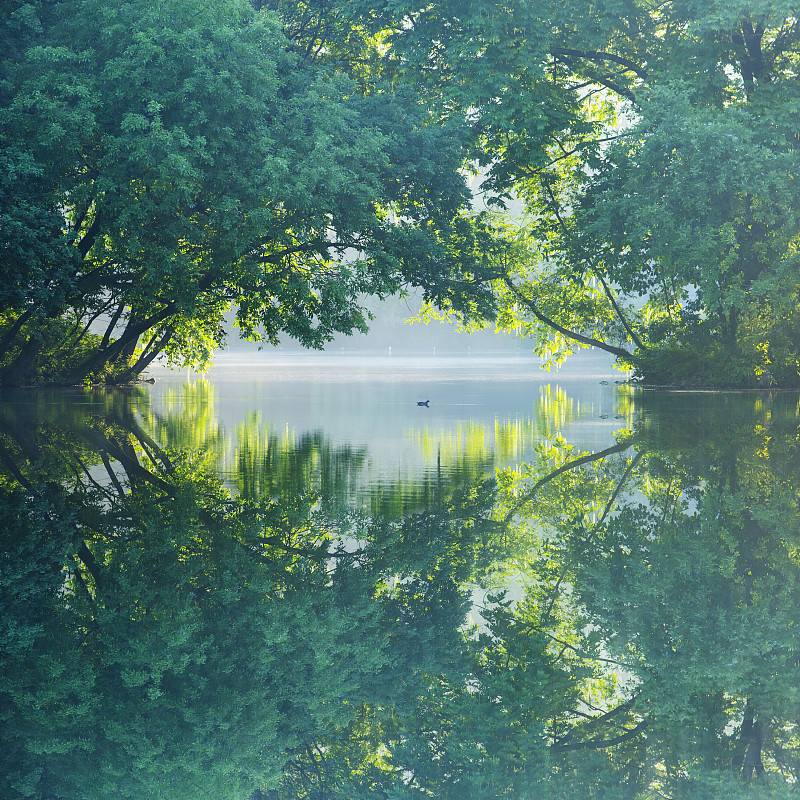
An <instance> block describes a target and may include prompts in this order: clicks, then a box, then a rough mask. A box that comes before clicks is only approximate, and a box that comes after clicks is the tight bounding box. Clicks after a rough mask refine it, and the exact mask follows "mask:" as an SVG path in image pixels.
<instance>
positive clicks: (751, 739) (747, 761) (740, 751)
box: [732, 698, 766, 781]
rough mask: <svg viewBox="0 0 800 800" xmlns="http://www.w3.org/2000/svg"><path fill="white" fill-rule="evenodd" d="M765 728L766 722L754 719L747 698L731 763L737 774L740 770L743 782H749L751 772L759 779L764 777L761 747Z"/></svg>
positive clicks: (751, 706)
mask: <svg viewBox="0 0 800 800" xmlns="http://www.w3.org/2000/svg"><path fill="white" fill-rule="evenodd" d="M765 726H766V720H762V719H758V720H757V719H756V718H755V708H754V707H753V704H752V703H751V702H750V699H749V698H748V700H747V703H746V705H745V708H744V717H743V718H742V730H741V733H740V735H739V742H738V743H737V745H736V750H735V752H734V754H733V762H732V765H733V768H734V769H735V770H736V771H737V772H738V771H739V770H740V769H741V777H742V780H744V781H749V780H750V779H751V778H752V777H753V772H755V773H756V775H758V776H759V777H762V776H763V775H764V772H765V770H764V762H763V760H762V747H763V744H764V732H765V731H764V729H765Z"/></svg>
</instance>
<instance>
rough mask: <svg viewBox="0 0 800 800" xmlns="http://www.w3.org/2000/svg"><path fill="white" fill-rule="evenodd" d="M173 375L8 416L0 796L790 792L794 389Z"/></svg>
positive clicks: (421, 375) (530, 379) (485, 362)
mask: <svg viewBox="0 0 800 800" xmlns="http://www.w3.org/2000/svg"><path fill="white" fill-rule="evenodd" d="M153 375H154V377H155V378H156V383H155V384H153V385H144V386H142V387H136V388H133V389H125V390H116V391H100V390H94V391H92V390H75V391H39V392H22V391H18V392H13V393H5V394H3V395H2V396H0V520H2V521H3V525H2V529H3V530H2V548H0V569H1V570H2V571H1V572H0V598H2V602H1V603H0V614H1V615H2V616H0V644H1V645H2V659H3V663H2V670H1V671H0V721H1V722H2V725H0V730H1V732H0V737H2V740H3V741H2V746H0V765H2V772H1V773H0V774H1V776H2V777H0V798H3V799H4V800H5V798H8V799H9V800H17V798H20V799H21V798H35V799H36V800H95V799H97V800H111V798H115V799H116V798H126V799H128V798H129V799H130V800H150V799H151V798H158V799H159V800H162V799H163V800H183V799H184V798H186V800H188V799H189V798H191V799H192V800H194V799H195V798H198V797H209V798H214V799H215V800H217V799H219V800H227V799H228V798H230V799H231V800H239V799H240V798H241V800H264V799H265V798H269V799H270V800H283V799H284V798H298V799H299V798H308V799H309V800H327V798H337V799H338V798H341V799H342V800H344V799H345V798H347V799H348V800H350V799H351V798H356V799H358V798H367V797H369V798H386V799H387V800H389V799H392V800H394V799H395V798H458V800H471V798H475V800H483V798H487V799H489V798H512V800H517V798H519V800H527V799H529V798H536V800H538V799H539V798H548V799H549V798H556V799H557V800H562V799H563V800H568V799H571V798H576V799H577V798H600V799H605V798H608V799H609V800H622V798H630V799H631V800H639V798H641V799H642V800H644V799H645V798H648V799H649V798H657V797H668V798H717V797H719V798H731V797H732V798H739V797H742V798H750V797H752V798H767V797H769V798H774V797H787V798H788V797H795V796H796V791H797V789H796V787H797V786H798V785H800V784H798V783H797V779H798V777H799V776H798V770H799V769H800V729H798V720H800V635H799V634H798V626H799V625H800V570H799V569H798V566H799V561H800V522H799V521H798V520H799V519H800V516H799V515H798V493H799V492H800V479H799V476H800V450H799V444H800V404H799V402H798V396H797V395H796V394H791V395H790V394H785V393H773V394H768V393H761V394H758V393H742V394H735V393H727V394H715V393H704V394H691V393H657V392H647V391H642V390H635V389H633V388H631V387H629V386H627V385H622V384H621V383H620V381H621V380H622V379H623V378H624V376H622V375H620V374H619V373H614V372H612V371H611V370H609V369H608V365H607V364H606V363H605V362H604V361H601V360H588V361H584V362H580V364H579V368H574V369H573V370H572V371H570V372H567V371H564V372H561V373H555V374H550V373H543V372H541V371H540V370H539V369H538V364H536V362H534V361H532V360H530V359H527V358H523V357H488V356H487V357H474V358H470V359H455V358H453V359H449V358H446V357H437V358H425V359H419V358H418V359H411V358H402V357H397V356H395V357H393V358H378V357H364V358H357V357H355V356H347V355H342V356H330V355H324V356H314V355H303V356H288V355H287V356H282V357H278V356H271V357H270V358H269V359H266V358H265V359H262V360H259V361H256V360H248V361H237V360H236V359H235V358H234V357H232V356H228V357H221V358H220V359H219V363H218V365H217V366H216V367H215V368H214V370H212V371H211V372H210V373H209V374H208V375H206V376H199V375H196V374H188V373H186V372H183V373H168V372H166V371H158V372H154V373H153ZM425 401H428V405H419V403H420V402H425Z"/></svg>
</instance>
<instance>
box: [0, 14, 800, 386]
mask: <svg viewBox="0 0 800 800" xmlns="http://www.w3.org/2000/svg"><path fill="white" fill-rule="evenodd" d="M1 24H2V27H0V41H2V45H3V47H2V64H1V67H2V73H1V74H2V76H3V77H2V82H0V137H1V138H0V142H1V143H2V155H1V156H0V158H2V170H0V173H2V178H0V180H2V184H1V185H0V203H1V204H2V205H0V225H2V229H0V233H1V234H2V249H1V250H0V270H2V272H1V273H0V277H2V286H1V287H0V373H1V374H2V381H3V383H4V384H6V385H16V384H20V383H36V382H41V381H55V382H62V383H76V382H81V381H94V382H98V381H105V382H110V383H120V382H125V381H127V380H130V379H131V378H133V377H135V376H136V375H137V374H139V373H140V372H141V371H142V370H143V369H145V368H146V367H147V365H148V364H150V363H151V362H152V360H153V359H155V358H157V357H159V356H163V357H165V358H166V359H167V360H168V361H170V362H172V363H175V364H199V363H203V362H204V361H205V360H206V359H207V358H208V357H209V355H210V353H211V352H212V351H213V349H214V348H216V347H218V346H220V345H221V344H222V340H223V332H222V329H221V327H220V320H221V318H222V314H223V313H224V312H225V310H226V309H228V308H229V307H230V306H233V307H235V308H236V315H237V321H238V324H239V326H240V329H241V333H242V334H243V335H244V336H246V337H250V338H255V339H261V340H264V341H267V342H270V343H274V342H276V341H278V339H279V337H281V336H289V337H293V338H295V339H297V340H299V341H300V342H301V343H303V344H305V345H307V346H310V347H317V346H321V345H322V344H324V342H325V341H326V340H327V339H328V338H329V337H330V336H331V335H332V334H333V333H335V332H350V331H354V330H363V329H364V327H365V326H366V324H367V317H368V314H366V313H365V311H364V309H363V308H362V305H361V301H360V298H363V297H364V296H366V295H377V296H379V297H381V296H385V295H387V294H389V293H394V292H398V291H403V290H404V289H406V288H408V287H411V286H415V287H421V288H422V290H423V292H424V295H425V297H426V300H427V301H428V303H429V309H430V313H434V314H435V313H439V314H444V315H446V316H449V317H454V318H456V319H458V320H459V321H460V322H462V323H465V324H467V325H470V324H481V321H484V322H486V321H489V320H492V319H494V318H495V317H497V318H498V321H499V324H500V326H501V327H504V328H506V329H509V330H515V331H517V332H520V333H523V334H524V335H527V336H530V337H531V338H532V343H533V345H534V347H535V349H536V350H537V352H538V353H539V354H540V355H541V356H543V357H544V358H546V359H549V360H551V361H555V362H558V361H560V360H562V359H563V358H564V357H565V356H566V355H567V354H568V353H569V352H571V351H572V350H573V349H574V348H576V347H581V346H594V347H599V348H602V349H605V350H608V351H609V352H611V353H613V354H614V355H616V356H617V357H618V358H619V359H620V361H621V362H623V363H624V364H627V365H628V366H632V367H634V368H635V369H636V370H637V371H638V373H639V374H640V376H642V377H644V378H645V379H647V380H649V381H650V382H663V383H669V384H675V383H684V384H687V385H701V384H702V385H738V386H746V385H762V386H769V385H778V386H796V385H797V384H798V381H800V377H798V371H799V369H800V368H799V367H798V338H799V337H800V334H798V330H800V317H799V316H798V314H799V313H800V312H798V292H799V291H800V281H799V280H798V275H799V274H800V269H799V268H798V266H799V265H798V260H797V252H798V231H799V228H798V226H799V224H800V220H798V212H797V209H798V208H800V202H798V201H799V200H800V197H798V188H797V181H796V175H797V167H798V163H797V162H798V151H797V145H798V135H800V134H799V133H798V129H797V123H796V117H797V115H796V108H797V103H798V99H800V98H798V85H800V83H799V82H798V80H797V78H798V74H797V73H798V60H799V59H800V52H799V50H798V48H800V30H799V29H798V20H797V9H796V8H795V7H794V5H793V3H791V2H781V1H780V0H771V2H768V3H760V4H753V3H749V2H744V0H742V2H734V3H717V2H712V3H703V4H693V3H684V2H679V1H678V0H669V2H666V3H662V4H659V5H657V6H652V5H651V4H649V3H645V2H638V0H632V2H626V3H619V2H617V1H616V0H608V1H606V0H603V2H599V3H591V4H590V3H587V2H586V0H568V2H558V3H555V2H531V0H513V2H504V3H499V2H494V0H481V2H469V3H465V2H461V0H447V2H441V3H435V4H419V5H418V4H415V3H408V2H405V3H403V2H401V3H395V2H391V3H389V2H384V3H374V4H366V3H360V2H355V3H339V2H328V0H324V1H323V0H315V1H314V2H302V3H301V2H284V0H271V2H260V1H259V2H255V3H247V2H245V1H244V0H225V2H223V3H220V4H215V5H214V7H213V8H209V7H206V6H205V5H202V4H192V3H188V4H187V3H180V4H179V3H174V4H169V3H166V4H165V3H156V2H153V0H137V2H133V3H131V2H126V3H122V2H115V1H114V0H112V1H111V2H108V1H107V0H103V1H102V2H101V0H93V1H92V0H68V2H62V3H51V2H47V0H37V2H22V0H13V2H12V3H11V4H10V7H9V13H8V14H5V15H4V18H3V20H2V23H1ZM467 168H471V169H474V170H477V171H479V172H480V173H481V175H482V176H483V178H482V191H484V192H486V193H488V194H487V197H488V199H489V202H490V203H493V204H494V205H495V206H497V208H502V207H503V206H504V204H506V203H507V201H508V200H509V199H511V198H519V199H521V200H522V201H523V204H524V206H525V209H526V216H525V217H524V218H523V219H522V220H521V221H520V220H517V221H509V219H508V218H507V217H504V215H503V214H502V213H499V212H496V213H494V214H487V213H484V214H476V213H475V212H474V211H471V210H470V208H471V207H470V198H469V192H468V191H467V187H466V182H465V177H464V170H465V169H467Z"/></svg>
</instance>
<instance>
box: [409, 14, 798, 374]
mask: <svg viewBox="0 0 800 800" xmlns="http://www.w3.org/2000/svg"><path fill="white" fill-rule="evenodd" d="M407 9H408V19H409V20H410V21H411V23H413V24H411V23H410V24H407V25H406V26H404V28H403V29H402V30H398V31H397V33H396V37H397V43H396V45H395V46H396V49H397V50H398V51H399V52H402V53H403V54H404V56H405V59H406V62H405V63H406V65H407V66H406V68H408V69H415V70H417V72H418V73H419V74H420V75H421V76H422V77H421V80H423V81H425V82H426V85H427V86H428V87H429V91H430V93H431V96H432V97H435V98H439V99H440V101H441V103H442V105H443V107H444V108H446V109H447V113H448V114H450V115H453V114H455V113H459V112H460V113H462V114H464V116H465V118H466V119H468V120H469V121H470V122H471V123H472V130H473V142H474V145H475V147H474V150H473V158H474V159H475V161H476V162H477V164H478V165H479V166H480V167H481V168H482V169H483V170H484V171H485V179H484V181H483V185H484V188H485V189H486V190H488V191H489V192H491V193H493V197H492V198H490V200H493V202H496V203H499V204H502V203H503V202H504V198H505V199H507V198H508V197H509V196H511V195H513V194H516V195H518V196H519V197H521V198H522V200H523V201H524V204H525V206H526V210H527V215H528V216H527V218H526V219H524V220H523V221H522V222H521V223H520V224H519V225H517V226H516V227H517V230H516V231H510V232H506V233H504V238H505V245H504V246H500V247H498V249H497V250H496V251H495V252H494V253H493V254H491V255H490V257H491V259H492V260H493V263H494V267H495V270H496V276H497V277H496V279H495V282H494V286H495V291H496V296H497V301H498V304H499V308H500V314H501V322H502V324H503V325H504V326H505V327H506V328H518V329H522V330H523V332H525V333H526V334H529V335H531V336H532V337H533V338H534V341H535V346H536V347H537V349H538V351H539V352H540V354H541V355H543V356H545V357H547V358H553V359H554V360H555V361H560V360H561V359H562V358H563V357H565V356H566V355H567V354H568V353H569V352H570V351H571V350H573V349H574V348H576V347H581V346H583V347H586V346H594V347H598V348H601V349H604V350H607V351H608V352H610V353H613V354H614V355H615V356H617V358H618V359H620V361H621V362H622V363H623V364H626V365H628V366H633V367H634V368H635V369H636V370H637V371H638V373H639V375H640V376H642V377H643V378H644V379H645V380H647V381H649V382H654V383H669V384H676V383H680V384H685V385H695V386H696V385H756V384H761V385H770V384H771V383H776V384H778V385H780V386H797V385H798V384H799V383H800V366H799V365H798V345H800V340H798V330H799V329H800V328H799V327H798V297H799V296H800V295H799V294H798V281H797V275H798V262H797V243H798V235H799V234H800V220H798V216H797V208H798V199H800V198H798V186H797V181H796V175H797V165H798V148H797V145H798V140H797V131H796V125H795V124H794V122H793V115H794V109H795V107H796V103H797V98H798V95H797V92H798V88H797V87H798V81H797V71H798V63H799V62H800V50H799V49H798V48H800V34H799V33H798V23H797V17H796V9H795V8H794V6H793V5H792V4H791V3H783V2H770V3H767V4H752V3H747V2H741V3H739V2H737V3H733V4H730V3H728V4H720V3H711V4H691V3H689V4H686V3H682V2H672V1H671V0H670V2H667V3H662V4H659V5H658V6H652V5H650V4H645V3H639V2H631V3H625V4H619V3H616V2H601V3H593V4H591V5H590V6H589V5H587V4H586V3H584V2H580V0H578V1H577V2H568V3H558V4H556V3H539V2H537V3H532V2H528V1H527V0H518V1H517V2H512V3H510V4H509V3H504V4H498V3H493V2H485V3H478V4H469V7H468V4H465V3H460V2H457V1H454V2H452V3H443V4H436V5H434V6H428V7H422V6H420V7H416V6H414V7H407ZM501 233H502V231H501ZM455 316H456V317H458V316H459V315H458V313H457V312H456V314H455Z"/></svg>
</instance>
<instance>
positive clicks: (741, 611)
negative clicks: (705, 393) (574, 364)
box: [506, 396, 800, 797]
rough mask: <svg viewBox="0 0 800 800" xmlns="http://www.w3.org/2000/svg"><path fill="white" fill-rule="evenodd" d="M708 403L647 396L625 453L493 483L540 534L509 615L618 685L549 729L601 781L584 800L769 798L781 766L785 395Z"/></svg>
mask: <svg viewBox="0 0 800 800" xmlns="http://www.w3.org/2000/svg"><path fill="white" fill-rule="evenodd" d="M710 402H711V401H710V400H709V399H708V398H706V399H697V398H695V399H691V398H687V397H685V396H684V397H681V396H673V397H671V398H667V399H666V400H664V399H662V400H660V401H658V400H657V399H656V398H654V399H653V401H652V402H650V401H648V400H647V398H645V399H644V401H643V402H642V404H641V406H642V407H641V409H640V419H641V422H640V424H639V425H638V426H637V429H636V431H635V433H634V434H633V435H632V437H631V438H630V439H629V440H628V441H626V442H622V443H621V444H622V446H623V448H624V446H625V445H630V447H629V449H627V450H624V451H623V452H619V453H612V452H611V450H613V448H611V449H610V450H609V451H608V452H607V453H606V454H595V455H594V456H585V457H583V458H581V457H579V455H578V454H574V455H573V456H572V459H571V463H572V466H573V467H574V468H572V469H563V467H562V464H563V463H564V462H566V461H568V460H569V456H567V455H564V456H562V459H561V463H558V462H557V461H555V460H553V461H551V463H552V465H553V466H555V467H556V469H554V470H551V472H550V473H549V475H547V476H546V477H545V476H542V477H541V478H538V480H537V477H538V476H539V475H542V473H543V472H544V471H545V470H542V469H539V470H538V471H537V470H534V471H533V474H531V475H529V476H525V478H524V479H523V480H521V481H519V482H518V483H517V484H515V483H514V481H509V484H508V485H509V486H510V490H509V491H508V492H507V493H506V496H507V498H508V499H507V501H506V507H507V509H508V511H507V512H506V513H507V515H508V514H509V513H510V514H511V515H512V516H513V517H514V518H515V519H517V525H518V526H519V527H523V528H524V526H525V525H530V522H531V518H533V519H534V520H535V521H536V524H537V525H538V526H539V527H540V530H541V531H543V532H544V535H543V536H542V537H541V539H540V543H539V544H540V549H539V550H538V552H537V553H536V554H535V557H534V558H533V560H532V564H531V573H530V575H531V578H530V587H529V588H528V590H527V592H526V598H525V602H524V603H522V604H520V606H519V607H518V608H517V610H516V611H515V615H514V616H515V621H516V623H517V625H518V626H520V629H524V626H525V624H527V625H534V626H536V628H537V629H540V630H544V631H546V632H547V635H549V636H551V637H552V642H551V645H550V649H551V652H554V651H557V652H558V653H559V655H561V653H562V652H563V653H564V654H566V653H568V652H572V653H573V654H581V655H582V656H593V657H594V663H595V664H596V666H598V667H599V666H601V665H602V664H603V663H605V664H606V667H607V668H606V670H604V671H605V673H606V675H607V676H608V677H609V678H611V677H613V676H614V672H615V671H616V673H617V679H618V681H620V683H618V685H617V686H616V687H609V689H608V690H607V693H606V697H605V699H604V702H603V703H598V704H595V705H597V708H591V703H589V702H586V703H585V704H584V705H583V706H582V707H576V708H575V709H573V710H572V712H571V713H572V714H573V719H572V721H570V719H569V716H570V714H569V713H568V714H567V715H566V716H565V718H564V719H562V720H560V721H559V722H558V724H556V722H555V721H554V722H553V724H552V727H551V730H550V732H549V734H550V740H551V743H552V744H551V754H554V753H556V752H557V753H559V756H560V758H561V759H562V766H561V767H559V770H564V771H563V773H562V774H563V775H565V776H569V781H574V780H575V778H576V775H577V773H576V770H578V771H581V770H584V769H585V767H586V766H587V765H588V767H589V774H586V773H584V780H585V783H586V785H587V786H588V785H591V783H592V781H591V778H590V775H591V774H595V775H596V776H598V778H597V779H600V778H599V776H605V778H606V779H608V777H609V776H610V775H613V776H615V778H614V784H615V785H616V786H617V787H618V788H617V789H616V790H615V791H616V792H617V794H610V793H609V791H610V790H609V789H608V788H607V787H606V788H604V789H603V790H602V791H600V790H599V789H598V790H597V791H598V796H603V797H605V796H614V797H616V796H621V797H651V796H653V797H658V796H666V797H717V796H737V797H738V796H742V794H743V793H744V792H745V788H744V787H745V786H746V787H747V791H748V792H751V793H752V794H753V796H761V795H762V794H763V795H764V796H767V795H768V796H774V795H773V794H771V792H777V791H778V789H777V788H776V786H782V787H783V789H784V790H785V791H787V792H788V791H789V789H788V787H789V786H791V785H792V784H793V782H794V781H795V780H796V777H797V769H798V761H797V755H798V753H797V744H798V742H797V735H798V731H797V728H796V725H797V717H798V711H800V707H798V704H797V690H796V685H797V683H798V678H799V677H800V673H798V671H797V667H796V660H797V658H796V652H797V649H798V639H797V634H796V630H795V626H796V620H797V619H798V614H799V612H800V572H798V559H797V542H798V529H799V523H798V483H797V475H798V474H800V471H799V470H798V466H800V464H798V455H797V452H796V441H797V437H798V418H797V409H796V398H792V399H791V400H788V398H781V397H779V398H776V399H775V401H774V405H772V406H769V407H759V406H760V405H761V403H762V401H761V400H757V401H756V406H757V408H756V413H753V401H752V399H750V398H736V397H731V398H729V399H727V400H724V399H719V400H718V407H711V408H709V407H708V405H709V403H710ZM598 455H603V457H602V458H599V459H598V458H597V456H598ZM581 462H582V463H581ZM559 468H562V469H563V471H561V472H559ZM506 477H508V476H506ZM519 483H521V484H522V485H524V486H530V485H533V486H535V487H536V492H535V493H531V491H530V490H528V494H526V493H525V491H523V490H522V489H521V488H520V486H519ZM537 484H538V486H537ZM598 489H600V490H601V491H599V492H598ZM531 494H535V498H534V497H533V496H531ZM577 498H581V499H582V500H583V502H585V508H584V509H583V510H577V511H576V507H575V506H576V503H579V502H580V500H578V499H577ZM603 498H605V499H606V501H607V502H609V503H610V501H611V500H612V499H613V504H611V505H604V504H603V502H604V500H603ZM534 500H535V502H534ZM524 501H531V505H526V506H525V508H526V509H531V510H529V511H527V513H525V515H524V517H523V515H522V514H521V511H522V508H521V503H522V502H524ZM558 614H561V615H564V616H565V617H566V624H565V622H561V623H560V626H558V627H556V628H555V629H554V627H553V625H554V622H555V618H556V617H557V615H558ZM570 632H571V633H572V638H570V635H569V634H570ZM593 643H594V644H595V645H599V649H595V650H594V651H593V650H592V647H591V645H592V644H593ZM561 657H562V658H563V655H561ZM601 658H605V659H607V661H605V662H603V661H601V660H600V659H601ZM589 660H590V661H591V659H589ZM615 668H616V670H615ZM612 689H613V691H612ZM584 715H586V716H584ZM567 751H571V752H570V753H569V755H570V757H569V759H568V760H564V756H565V755H567ZM592 753H594V755H592V757H591V758H589V757H588V756H589V755H590V754H592ZM579 755H580V756H581V757H580V759H577V756H579ZM784 781H786V782H785V783H784ZM581 782H583V781H581ZM622 787H625V788H624V789H623V788H622ZM726 787H727V788H726ZM564 791H566V790H564Z"/></svg>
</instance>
